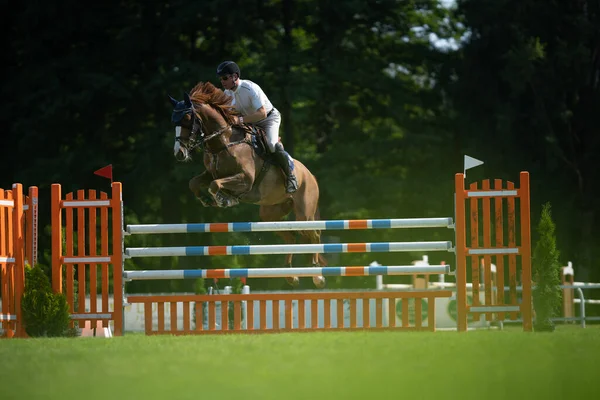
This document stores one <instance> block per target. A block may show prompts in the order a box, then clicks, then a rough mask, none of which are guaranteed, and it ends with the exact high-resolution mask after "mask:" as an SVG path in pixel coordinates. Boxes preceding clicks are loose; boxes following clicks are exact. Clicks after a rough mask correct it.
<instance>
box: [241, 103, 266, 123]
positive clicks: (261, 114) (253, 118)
mask: <svg viewBox="0 0 600 400" xmlns="http://www.w3.org/2000/svg"><path fill="white" fill-rule="evenodd" d="M241 118H242V120H240V121H239V122H240V123H242V122H243V123H244V124H251V123H252V122H258V121H261V120H263V119H265V118H267V111H266V110H265V107H264V106H262V107H261V108H259V109H258V110H256V112H254V113H252V114H248V115H246V116H244V117H241Z"/></svg>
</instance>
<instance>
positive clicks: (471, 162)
mask: <svg viewBox="0 0 600 400" xmlns="http://www.w3.org/2000/svg"><path fill="white" fill-rule="evenodd" d="M481 164H483V161H481V160H478V159H476V158H473V157H469V156H467V155H465V169H464V171H463V173H464V175H465V178H466V177H467V170H468V169H470V168H474V167H477V166H479V165H481Z"/></svg>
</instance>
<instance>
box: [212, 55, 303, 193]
mask: <svg viewBox="0 0 600 400" xmlns="http://www.w3.org/2000/svg"><path fill="white" fill-rule="evenodd" d="M217 76H219V78H220V79H221V85H223V88H224V89H225V93H226V94H227V95H229V96H230V97H232V101H231V105H232V106H234V107H235V109H236V111H237V112H238V113H239V114H240V116H239V117H236V118H235V121H236V123H237V124H253V125H256V126H259V127H261V128H262V129H264V130H265V132H266V135H267V144H268V147H269V151H270V152H271V153H273V154H274V156H275V157H274V158H275V160H276V162H277V164H278V165H279V166H280V167H281V169H283V172H284V173H285V175H286V178H287V182H286V192H287V193H294V192H295V191H296V190H297V189H298V182H297V180H296V176H295V175H294V161H293V160H292V158H291V157H290V155H289V154H288V153H287V152H286V151H285V150H284V149H283V145H282V144H281V143H280V142H279V125H280V124H281V114H279V111H278V110H277V109H276V108H275V107H273V105H272V104H271V102H270V101H269V99H268V98H267V96H266V95H265V93H264V92H263V90H262V89H261V88H260V86H258V85H257V84H256V83H254V82H252V81H249V80H247V79H240V67H238V65H237V64H236V63H234V62H233V61H224V62H222V63H221V64H219V66H218V67H217Z"/></svg>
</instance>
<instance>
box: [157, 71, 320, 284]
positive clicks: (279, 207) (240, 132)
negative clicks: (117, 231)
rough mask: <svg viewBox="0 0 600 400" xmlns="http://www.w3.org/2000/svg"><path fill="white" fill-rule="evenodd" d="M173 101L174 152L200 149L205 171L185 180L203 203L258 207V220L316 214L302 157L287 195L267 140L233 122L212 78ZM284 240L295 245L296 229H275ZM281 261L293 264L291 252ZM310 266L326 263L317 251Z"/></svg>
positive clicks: (307, 234)
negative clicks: (294, 185) (292, 189)
mask: <svg viewBox="0 0 600 400" xmlns="http://www.w3.org/2000/svg"><path fill="white" fill-rule="evenodd" d="M169 100H170V101H171V104H172V105H173V113H172V116H171V122H172V123H173V124H174V125H175V146H174V155H175V158H176V159H177V160H178V161H190V160H191V155H192V152H193V151H194V150H195V149H197V148H201V149H202V150H203V152H204V158H203V161H204V167H205V168H206V170H205V171H204V172H203V173H201V174H200V175H198V176H195V177H193V178H192V179H191V180H190V181H189V189H190V190H191V191H192V193H193V194H194V195H195V196H196V198H198V199H199V200H200V203H201V204H202V205H203V206H205V207H233V206H235V205H237V204H239V203H240V202H242V203H248V204H256V205H258V206H260V209H259V217H260V219H261V220H262V221H280V220H283V218H285V217H286V216H287V215H288V214H290V212H291V211H292V210H293V211H294V214H295V217H296V220H297V221H314V220H315V219H318V218H319V215H318V203H319V184H318V182H317V179H316V178H315V176H314V175H313V174H312V173H311V172H310V171H309V170H308V168H307V167H306V166H304V164H302V163H301V162H300V161H298V160H296V159H293V163H294V172H295V174H296V179H297V181H298V190H297V191H296V192H294V193H291V194H288V193H286V190H285V175H284V173H283V171H282V170H281V169H280V168H271V166H272V165H273V162H271V161H269V150H268V148H267V147H266V144H263V146H262V149H263V151H262V152H261V151H257V149H261V146H260V144H261V141H260V140H259V139H260V138H261V136H264V132H260V131H259V130H258V129H257V128H253V127H250V126H248V125H241V126H240V125H235V124H234V119H233V116H234V115H236V112H235V109H234V108H233V106H232V105H231V97H229V96H228V95H227V94H225V93H224V92H223V91H222V90H221V89H218V88H216V87H215V86H214V85H213V84H211V83H210V82H206V83H204V82H199V83H198V84H197V85H196V86H194V88H193V89H192V90H191V92H190V93H189V94H188V93H184V99H183V100H182V101H178V100H175V99H174V98H173V97H171V96H169ZM298 233H299V234H300V235H301V236H302V237H304V238H305V239H306V240H307V241H308V242H309V243H311V244H318V243H320V242H321V232H320V231H319V230H302V231H298ZM276 234H277V235H279V236H280V237H281V238H282V239H283V240H284V241H285V243H287V244H293V243H296V237H295V232H293V231H281V232H276ZM285 263H286V264H285V265H286V266H287V267H291V266H292V254H288V255H286V261H285ZM312 265H313V267H319V266H325V265H327V263H326V260H325V258H324V257H323V256H322V255H321V254H318V253H316V254H313V255H312ZM286 281H287V282H288V284H290V285H291V286H293V287H296V286H298V285H299V284H300V280H299V278H298V277H297V276H292V277H287V278H286ZM313 283H314V285H315V286H316V287H317V288H319V289H321V288H323V287H325V284H326V280H325V277H323V276H315V277H313Z"/></svg>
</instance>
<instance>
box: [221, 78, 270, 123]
mask: <svg viewBox="0 0 600 400" xmlns="http://www.w3.org/2000/svg"><path fill="white" fill-rule="evenodd" d="M225 94H227V95H228V96H230V97H232V98H233V99H232V101H231V105H232V106H234V107H235V109H236V110H237V111H238V112H239V113H240V114H241V115H242V116H246V115H249V114H254V113H255V112H256V110H258V109H259V108H261V107H265V111H266V112H267V114H268V113H269V112H271V110H272V109H273V104H271V102H270V101H269V98H268V97H267V95H266V94H265V92H263V90H262V89H261V88H260V86H258V85H257V84H256V83H254V82H252V81H249V80H247V79H239V80H238V86H237V88H236V90H235V91H233V90H227V89H226V90H225Z"/></svg>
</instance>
